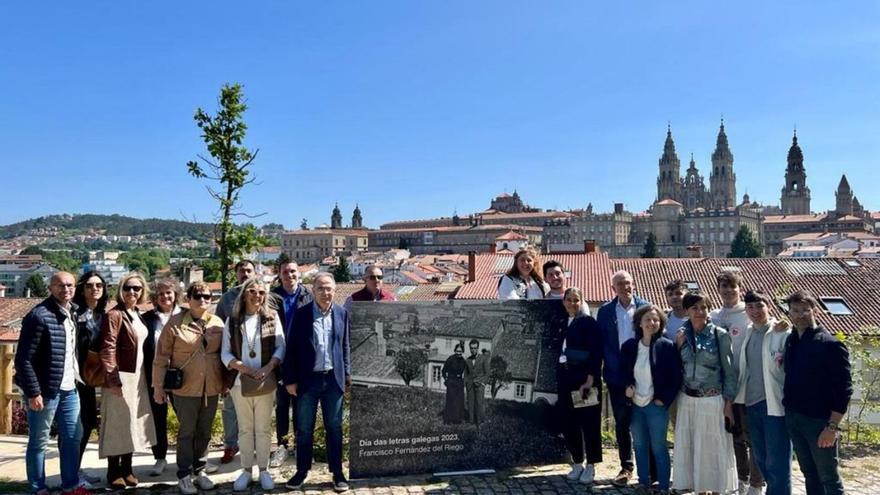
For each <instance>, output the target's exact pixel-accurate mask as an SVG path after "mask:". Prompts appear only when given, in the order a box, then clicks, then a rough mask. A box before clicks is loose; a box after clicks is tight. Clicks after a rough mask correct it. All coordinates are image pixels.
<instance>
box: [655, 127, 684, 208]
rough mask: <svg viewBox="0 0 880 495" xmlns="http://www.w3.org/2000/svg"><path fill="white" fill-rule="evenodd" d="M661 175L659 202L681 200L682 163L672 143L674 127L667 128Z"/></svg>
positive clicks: (658, 193)
mask: <svg viewBox="0 0 880 495" xmlns="http://www.w3.org/2000/svg"><path fill="white" fill-rule="evenodd" d="M659 165H660V175H659V176H658V177H657V201H663V200H664V199H673V200H675V201H679V199H680V198H681V176H680V170H679V169H680V168H681V162H680V161H679V160H678V155H677V154H676V153H675V142H673V141H672V126H667V127H666V142H665V143H664V144H663V156H661V157H660V162H659Z"/></svg>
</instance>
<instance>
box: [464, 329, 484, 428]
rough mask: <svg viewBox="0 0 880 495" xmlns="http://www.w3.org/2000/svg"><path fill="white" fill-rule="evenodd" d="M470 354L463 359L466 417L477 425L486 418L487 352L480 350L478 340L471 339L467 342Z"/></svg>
mask: <svg viewBox="0 0 880 495" xmlns="http://www.w3.org/2000/svg"><path fill="white" fill-rule="evenodd" d="M468 347H469V348H470V351H471V355H470V356H468V358H467V359H466V360H465V362H466V363H467V374H466V375H465V380H466V381H465V385H466V388H467V390H466V394H467V405H468V419H470V422H471V423H473V424H475V425H479V424H480V423H482V422H483V420H484V419H486V402H485V396H486V383H487V382H488V381H489V372H490V369H489V358H490V356H489V352H488V351H484V352H480V341H479V340H477V339H471V341H470V343H469V344H468Z"/></svg>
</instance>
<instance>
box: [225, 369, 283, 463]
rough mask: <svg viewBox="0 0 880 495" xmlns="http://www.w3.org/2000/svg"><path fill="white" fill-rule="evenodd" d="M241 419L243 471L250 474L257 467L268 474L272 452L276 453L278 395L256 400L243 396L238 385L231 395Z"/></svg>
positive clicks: (239, 419)
mask: <svg viewBox="0 0 880 495" xmlns="http://www.w3.org/2000/svg"><path fill="white" fill-rule="evenodd" d="M229 393H230V394H231V395H232V403H233V404H235V415H236V416H238V447H239V451H240V453H241V467H242V469H244V470H246V471H249V470H251V469H252V468H253V466H254V456H255V455H256V459H257V467H258V468H260V470H261V471H262V470H265V469H267V468H268V467H269V451H270V450H271V449H272V410H273V409H275V394H274V392H273V393H270V394H264V395H259V396H256V397H245V396H243V395H241V386H240V385H238V384H236V385H235V386H234V387H232V390H231V391H230V392H229Z"/></svg>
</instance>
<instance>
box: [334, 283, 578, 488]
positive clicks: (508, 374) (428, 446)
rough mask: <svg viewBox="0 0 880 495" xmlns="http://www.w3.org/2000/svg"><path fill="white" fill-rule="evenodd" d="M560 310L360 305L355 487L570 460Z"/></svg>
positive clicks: (494, 304) (521, 305) (536, 305)
mask: <svg viewBox="0 0 880 495" xmlns="http://www.w3.org/2000/svg"><path fill="white" fill-rule="evenodd" d="M564 321H565V315H564V310H563V308H562V303H561V302H560V301H543V300H541V301H506V302H498V301H479V302H467V301H443V302H433V303H431V302H418V303H404V302H396V303H355V304H354V305H353V309H352V320H351V355H352V374H353V382H354V386H353V388H352V394H351V430H350V433H351V444H350V447H351V452H350V470H351V475H352V476H353V477H369V476H380V475H395V474H407V473H425V472H433V473H437V472H450V471H470V470H478V469H498V468H505V467H512V466H519V465H527V464H543V463H553V462H561V461H562V460H563V459H564V458H565V444H564V441H563V439H562V436H561V435H560V434H559V431H558V424H559V421H557V420H556V418H557V412H556V407H555V404H556V363H557V362H558V359H559V354H560V352H561V345H562V342H561V328H562V322H564Z"/></svg>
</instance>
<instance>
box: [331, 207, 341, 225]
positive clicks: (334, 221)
mask: <svg viewBox="0 0 880 495" xmlns="http://www.w3.org/2000/svg"><path fill="white" fill-rule="evenodd" d="M330 228H331V229H341V228H342V212H341V211H339V203H336V206H335V207H334V208H333V215H331V216H330Z"/></svg>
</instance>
